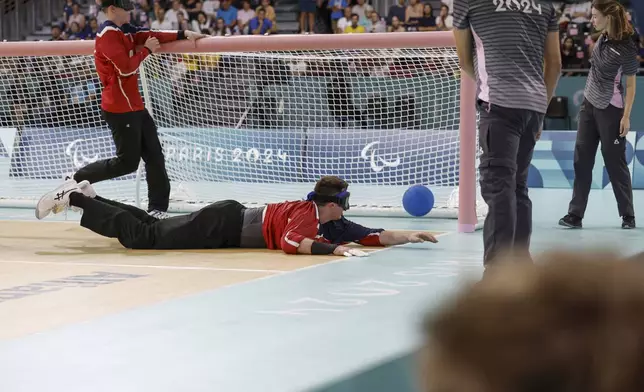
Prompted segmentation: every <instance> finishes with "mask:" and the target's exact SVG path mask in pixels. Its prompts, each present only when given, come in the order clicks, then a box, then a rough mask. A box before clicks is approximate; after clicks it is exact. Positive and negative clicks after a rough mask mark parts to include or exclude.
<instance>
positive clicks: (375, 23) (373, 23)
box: [367, 11, 387, 33]
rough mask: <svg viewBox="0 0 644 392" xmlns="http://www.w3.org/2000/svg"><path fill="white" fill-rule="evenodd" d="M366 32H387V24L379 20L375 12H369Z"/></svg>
mask: <svg viewBox="0 0 644 392" xmlns="http://www.w3.org/2000/svg"><path fill="white" fill-rule="evenodd" d="M367 31H368V32H370V33H385V32H387V23H385V21H384V20H382V19H381V18H380V15H378V13H377V12H376V11H373V12H371V18H370V20H369V24H368V25H367Z"/></svg>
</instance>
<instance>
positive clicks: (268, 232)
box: [262, 201, 384, 254]
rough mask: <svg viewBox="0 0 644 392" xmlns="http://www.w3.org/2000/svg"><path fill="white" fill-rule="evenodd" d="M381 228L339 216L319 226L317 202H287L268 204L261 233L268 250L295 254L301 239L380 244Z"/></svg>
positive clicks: (334, 242)
mask: <svg viewBox="0 0 644 392" xmlns="http://www.w3.org/2000/svg"><path fill="white" fill-rule="evenodd" d="M382 231H384V230H383V229H370V228H367V227H364V226H361V225H359V224H357V223H354V222H351V221H350V220H348V219H346V218H344V217H342V218H341V219H339V220H337V221H331V222H327V223H325V224H323V225H320V216H319V213H318V207H317V205H316V204H315V203H314V202H312V201H287V202H284V203H277V204H269V205H268V206H266V209H265V210H264V223H263V224H262V233H263V235H264V240H265V242H266V246H267V248H268V249H281V250H283V251H284V252H285V253H289V254H296V253H297V248H299V246H300V243H301V242H302V240H303V239H305V238H309V239H311V240H314V241H319V242H327V243H333V244H346V243H350V242H355V243H358V244H362V245H365V246H382V244H381V243H380V233H381V232H382Z"/></svg>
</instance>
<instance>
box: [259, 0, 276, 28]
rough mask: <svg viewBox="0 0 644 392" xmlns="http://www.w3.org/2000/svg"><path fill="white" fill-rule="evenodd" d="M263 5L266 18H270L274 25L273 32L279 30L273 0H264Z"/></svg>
mask: <svg viewBox="0 0 644 392" xmlns="http://www.w3.org/2000/svg"><path fill="white" fill-rule="evenodd" d="M261 7H262V8H263V9H264V11H265V12H266V19H268V20H270V21H271V24H272V25H273V28H272V29H271V32H272V33H275V32H277V14H275V8H273V6H272V5H271V0H262V1H261Z"/></svg>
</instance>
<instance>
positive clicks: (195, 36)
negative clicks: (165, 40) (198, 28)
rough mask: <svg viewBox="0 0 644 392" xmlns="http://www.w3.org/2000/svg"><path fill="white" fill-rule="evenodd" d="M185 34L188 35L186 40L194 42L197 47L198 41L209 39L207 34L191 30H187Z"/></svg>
mask: <svg viewBox="0 0 644 392" xmlns="http://www.w3.org/2000/svg"><path fill="white" fill-rule="evenodd" d="M185 34H186V39H187V40H190V41H192V42H193V43H194V45H195V47H196V46H197V40H200V39H202V38H206V37H207V35H206V34H201V33H197V32H194V31H190V30H186V32H185Z"/></svg>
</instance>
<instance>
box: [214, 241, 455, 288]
mask: <svg viewBox="0 0 644 392" xmlns="http://www.w3.org/2000/svg"><path fill="white" fill-rule="evenodd" d="M405 231H413V230H405ZM455 233H456V232H455V231H448V232H444V233H441V234H438V235H435V236H434V237H436V238H438V237H445V236H448V235H451V234H455ZM428 244H431V242H428ZM405 245H408V244H402V245H393V246H387V247H384V248H381V249H377V250H374V251H371V252H369V254H374V253H380V252H384V251H386V250H390V249H395V248H398V247H402V246H405ZM295 257H297V256H295ZM369 257H370V256H367V257H356V256H352V257H346V256H337V258H336V259H335V260H332V261H328V262H326V263H320V264H314V265H309V266H308V267H303V268H298V269H294V270H290V271H284V272H283V273H281V274H276V275H268V276H262V277H261V278H255V279H250V280H246V281H243V282H237V283H231V284H227V285H223V286H219V287H217V288H216V289H213V290H221V289H224V288H229V287H235V286H241V285H246V284H251V283H255V282H258V281H260V280H267V279H273V278H275V277H277V276H284V275H291V274H296V273H298V272H302V271H307V270H311V269H314V268H320V267H325V266H327V265H331V264H337V263H340V262H343V261H351V260H364V259H368V258H369Z"/></svg>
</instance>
